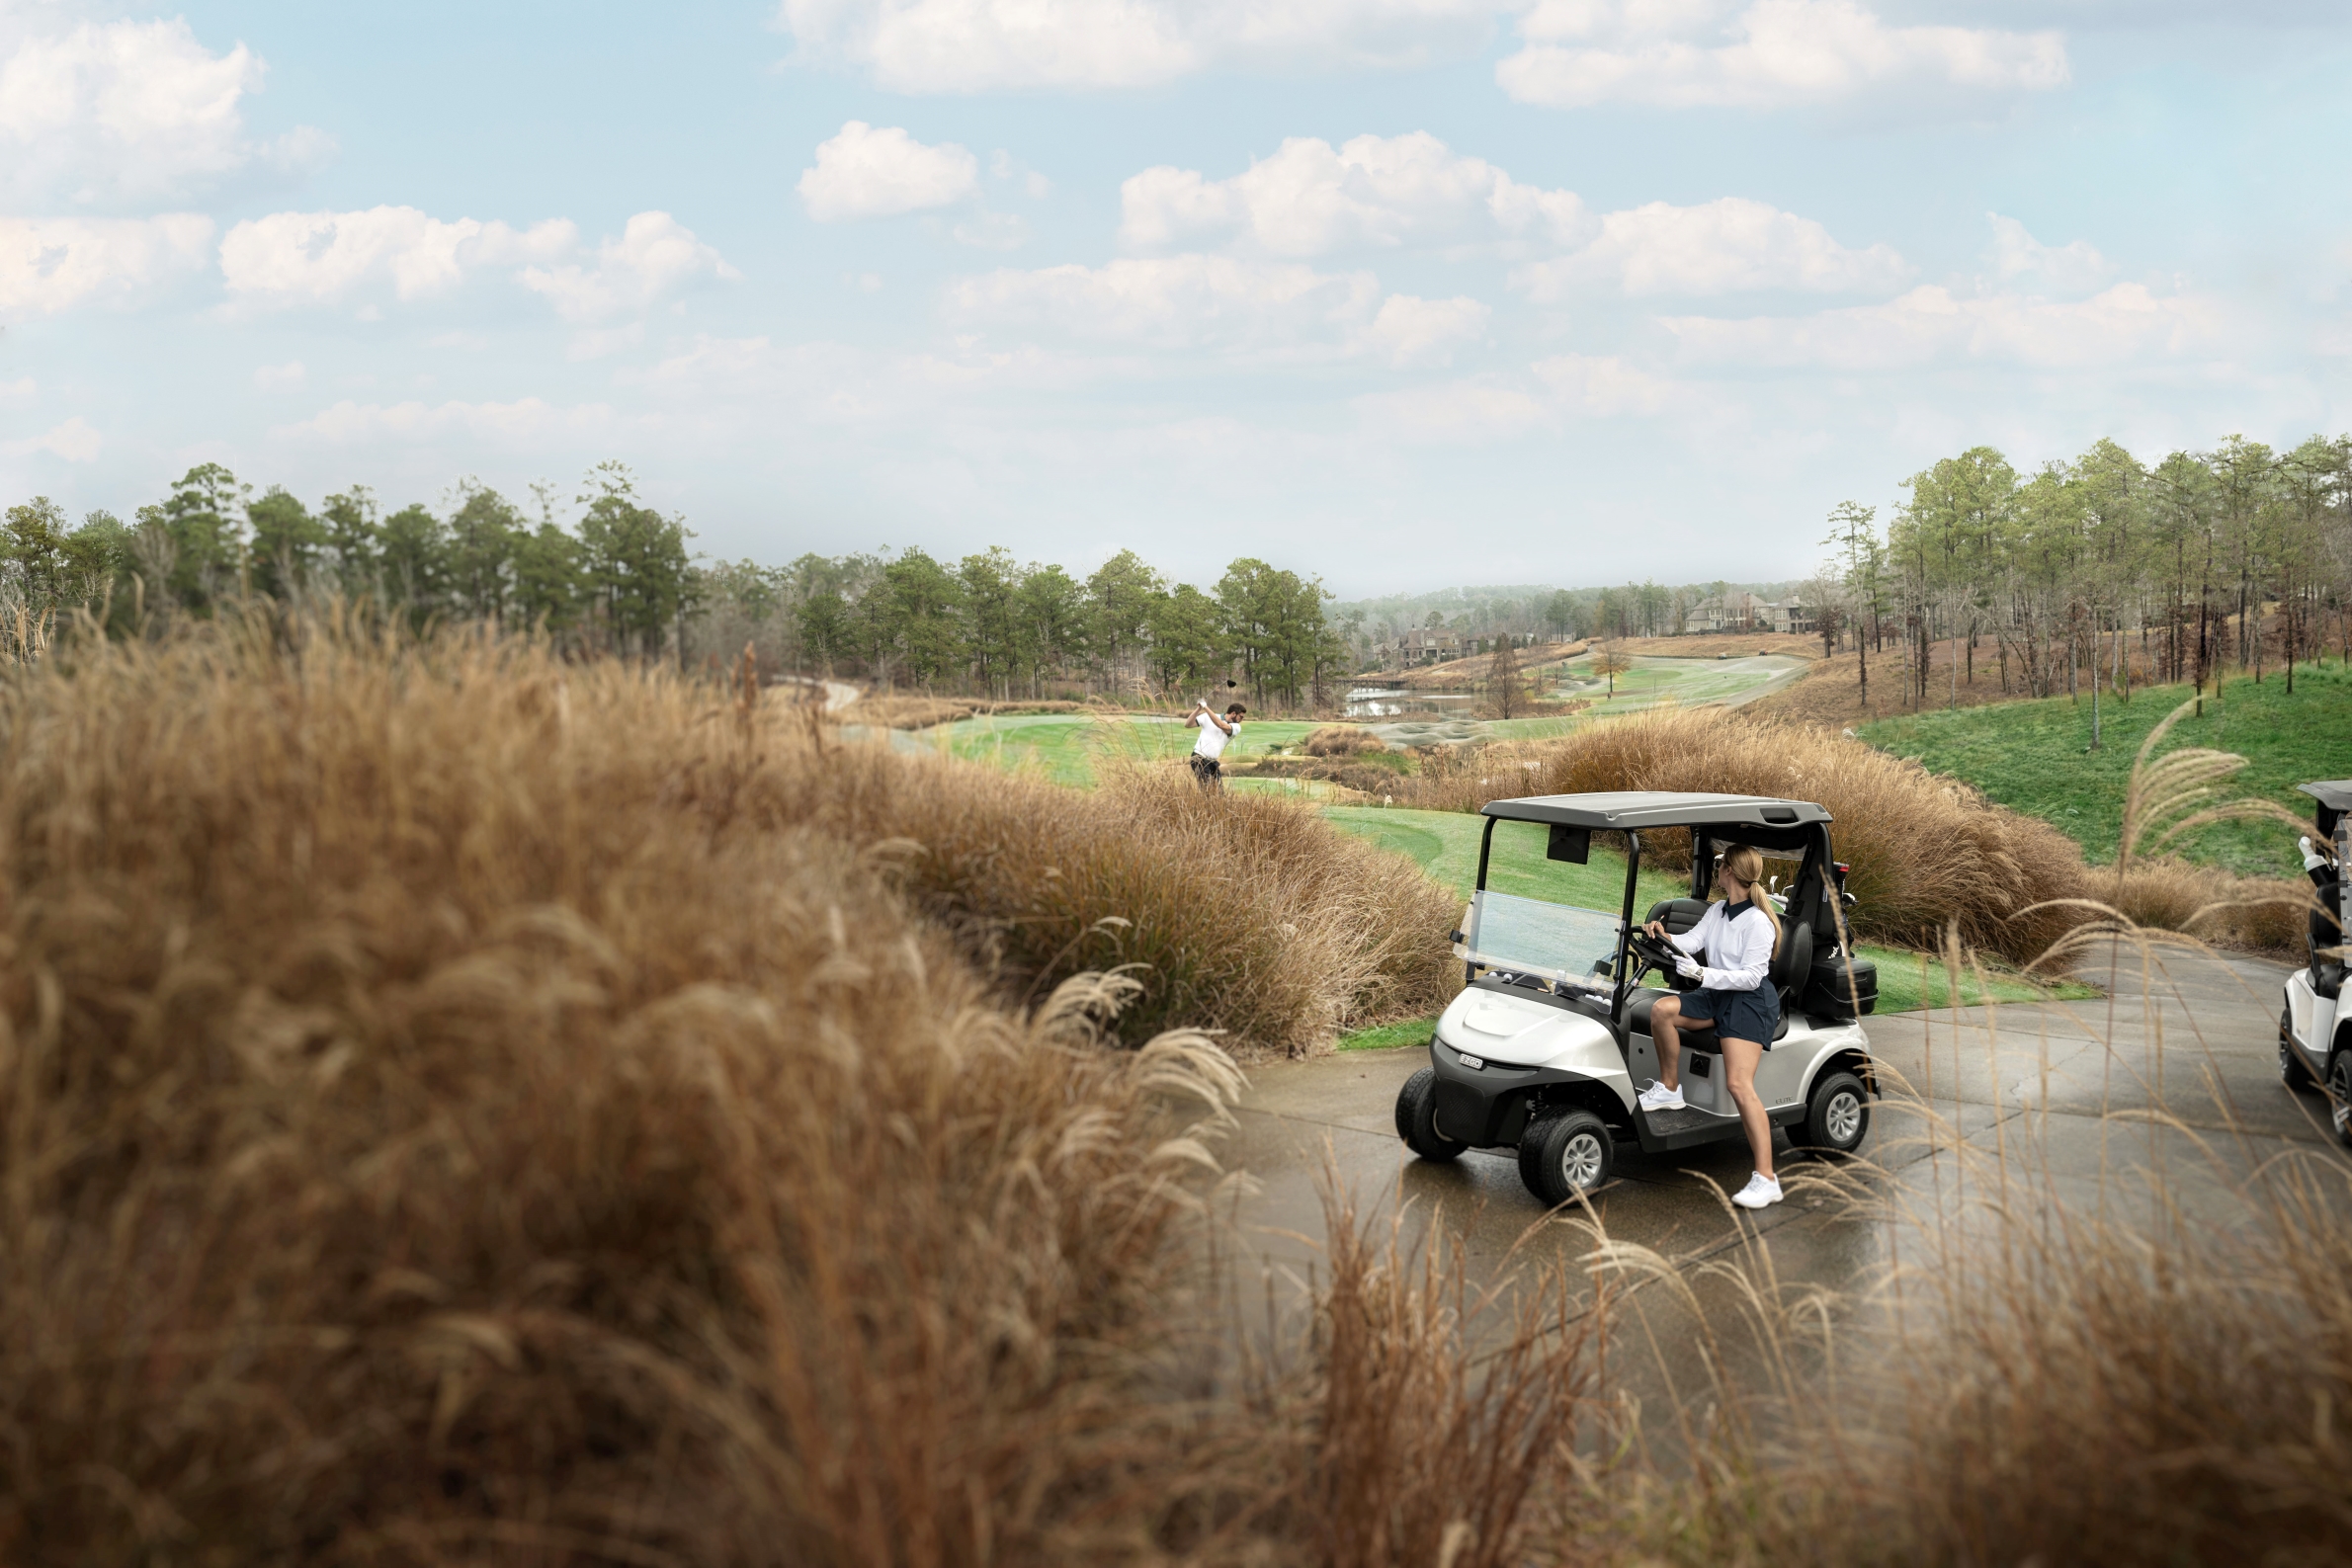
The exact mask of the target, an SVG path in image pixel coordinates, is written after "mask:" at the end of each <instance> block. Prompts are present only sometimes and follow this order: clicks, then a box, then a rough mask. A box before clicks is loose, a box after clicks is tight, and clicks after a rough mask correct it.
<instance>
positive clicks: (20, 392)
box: [0, 375, 41, 408]
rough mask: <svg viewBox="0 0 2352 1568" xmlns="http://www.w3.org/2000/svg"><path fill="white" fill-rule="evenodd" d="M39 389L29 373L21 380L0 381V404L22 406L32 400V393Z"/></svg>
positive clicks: (14, 406)
mask: <svg viewBox="0 0 2352 1568" xmlns="http://www.w3.org/2000/svg"><path fill="white" fill-rule="evenodd" d="M40 390H41V388H40V387H39V386H38V385H36V384H35V383H34V380H33V377H32V376H30V375H28V376H26V377H24V378H23V379H22V380H16V381H0V406H5V407H9V408H23V407H24V406H26V405H27V404H29V403H31V402H32V401H33V394H34V393H36V392H38V391H40Z"/></svg>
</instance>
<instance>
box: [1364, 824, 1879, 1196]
mask: <svg viewBox="0 0 2352 1568" xmlns="http://www.w3.org/2000/svg"><path fill="white" fill-rule="evenodd" d="M1481 814H1482V815H1484V816H1485V818H1486V825H1485V829H1484V832H1483V835H1482V837H1481V841H1480V844H1479V850H1478V875H1477V884H1476V892H1475V893H1474V894H1473V895H1472V898H1471V902H1470V908H1469V909H1468V910H1467V911H1466V912H1465V914H1464V917H1463V929H1462V930H1460V931H1458V932H1456V933H1454V938H1455V952H1456V954H1457V955H1458V956H1460V957H1461V958H1462V960H1463V963H1464V970H1465V981H1466V983H1465V985H1464V988H1463V991H1462V993H1461V994H1460V995H1459V996H1457V997H1456V998H1455V999H1454V1001H1453V1002H1452V1003H1451V1004H1450V1005H1449V1006H1448V1007H1447V1008H1446V1010H1445V1013H1444V1014H1443V1015H1442V1016H1441V1017H1440V1018H1439V1020H1438V1025H1437V1031H1436V1034H1435V1037H1434V1038H1433V1039H1432V1040H1431V1041H1430V1047H1429V1053H1430V1068H1431V1072H1430V1074H1429V1075H1416V1079H1419V1078H1421V1077H1423V1076H1429V1077H1431V1078H1432V1079H1433V1081H1432V1082H1431V1083H1429V1084H1426V1085H1408V1086H1407V1088H1406V1090H1405V1091H1404V1093H1403V1095H1401V1096H1400V1100H1399V1112H1398V1125H1399V1128H1400V1129H1401V1128H1403V1127H1405V1126H1406V1125H1407V1123H1408V1120H1409V1116H1408V1114H1407V1113H1408V1110H1409V1109H1410V1108H1409V1107H1408V1106H1407V1105H1406V1101H1407V1100H1408V1099H1410V1098H1411V1097H1413V1096H1415V1095H1420V1094H1424V1093H1426V1094H1428V1095H1429V1096H1431V1099H1430V1101H1429V1102H1428V1111H1429V1116H1428V1125H1427V1128H1426V1129H1425V1130H1426V1131H1428V1132H1429V1133H1430V1134H1432V1135H1434V1136H1435V1137H1436V1138H1437V1139H1438V1140H1440V1143H1441V1144H1443V1145H1446V1146H1451V1147H1453V1148H1460V1147H1469V1148H1478V1149H1496V1148H1502V1147H1505V1146H1509V1145H1513V1144H1518V1145H1520V1154H1521V1172H1522V1174H1523V1175H1527V1176H1529V1182H1530V1186H1531V1187H1535V1186H1536V1179H1535V1177H1533V1176H1532V1175H1529V1173H1530V1171H1531V1168H1532V1167H1531V1160H1530V1156H1529V1154H1528V1143H1529V1142H1532V1141H1534V1140H1535V1139H1536V1138H1537V1136H1538V1130H1537V1127H1536V1124H1537V1122H1538V1121H1539V1119H1540V1118H1545V1117H1554V1116H1559V1115H1569V1114H1589V1115H1590V1116H1591V1117H1597V1118H1598V1120H1599V1122H1600V1123H1602V1124H1603V1125H1605V1127H1606V1128H1607V1131H1608V1132H1609V1133H1614V1134H1615V1135H1616V1136H1617V1137H1619V1138H1620V1139H1626V1138H1630V1139H1631V1140H1633V1141H1634V1142H1635V1143H1637V1144H1638V1147H1639V1148H1640V1149H1641V1150H1642V1151H1643V1152H1644V1153H1653V1154H1654V1153H1660V1152H1665V1151H1669V1150H1674V1149H1681V1148H1686V1147H1690V1146H1693V1145H1697V1144H1702V1143H1713V1142H1719V1141H1723V1140H1726V1139H1736V1138H1739V1137H1741V1136H1742V1135H1743V1133H1742V1128H1741V1125H1740V1121H1739V1114H1738V1109H1737V1107H1736V1106H1735V1105H1734V1103H1733V1102H1732V1099H1731V1096H1730V1092H1729V1085H1728V1083H1727V1082H1726V1080H1725V1077H1724V1074H1723V1070H1722V1058H1721V1055H1720V1052H1719V1051H1718V1050H1717V1049H1716V1047H1715V1042H1714V1040H1713V1038H1712V1037H1711V1036H1708V1035H1704V1034H1702V1035H1698V1036H1695V1037H1693V1036H1686V1037H1685V1040H1684V1069H1683V1092H1684V1097H1685V1101H1686V1106H1685V1108H1684V1109H1682V1110H1677V1111H1664V1112H1658V1113H1649V1112H1645V1111H1644V1110H1643V1109H1642V1108H1641V1106H1640V1104H1639V1101H1638V1091H1639V1088H1640V1086H1641V1084H1642V1083H1644V1082H1645V1081H1647V1080H1649V1079H1651V1078H1655V1077H1656V1076H1658V1057H1657V1048H1656V1044H1655V1042H1654V1041H1653V1039H1652V1038H1651V1035H1650V1032H1649V1022H1650V1010H1651V1008H1652V1007H1653V1006H1654V1005H1655V1003H1656V1001H1657V1000H1658V999H1659V998H1660V997H1663V996H1665V995H1667V994H1668V993H1667V992H1666V991H1664V990H1661V989H1657V988H1652V987H1644V986H1641V985H1639V984H1638V981H1639V980H1640V979H1641V978H1642V976H1643V975H1644V973H1645V972H1648V971H1650V970H1654V969H1656V968H1657V967H1658V965H1659V963H1660V961H1661V959H1662V957H1663V956H1665V955H1664V954H1663V953H1662V951H1661V949H1657V948H1656V947H1655V946H1654V945H1653V944H1651V943H1650V942H1649V940H1648V939H1646V938H1640V937H1638V935H1637V932H1636V927H1637V924H1638V923H1637V922H1636V920H1635V918H1634V905H1635V901H1636V897H1637V893H1638V882H1639V874H1640V859H1641V834H1642V832H1643V831H1644V830H1647V831H1652V832H1654V831H1658V830H1664V829H1680V830H1685V831H1688V832H1689V833H1690V834H1691V835H1692V846H1691V849H1692V875H1691V897H1690V898H1689V899H1682V900H1669V901H1667V903H1666V904H1662V905H1660V906H1658V908H1657V909H1655V910H1652V911H1651V914H1652V916H1653V917H1655V918H1660V919H1665V920H1668V929H1670V930H1675V931H1681V930H1687V929H1688V927H1689V925H1690V924H1691V923H1693V922H1694V921H1695V920H1696V918H1697V911H1699V910H1700V909H1701V908H1702V906H1703V903H1704V900H1705V896H1706V893H1707V890H1708V884H1709V882H1710V881H1711V879H1712V876H1711V867H1712V856H1711V855H1710V853H1709V850H1710V847H1711V846H1713V845H1717V844H1726V843H1746V844H1753V845H1755V846H1756V847H1757V848H1758V849H1760V850H1764V851H1766V852H1767V853H1770V854H1777V855H1778V856H1781V857H1784V858H1793V859H1797V860H1798V861H1799V862H1800V869H1799V871H1798V873H1797V875H1796V876H1795V877H1793V878H1791V879H1790V882H1789V886H1788V889H1787V893H1786V897H1785V905H1786V915H1785V918H1784V921H1783V936H1782V940H1781V943H1780V944H1779V946H1778V947H1777V948H1776V949H1775V954H1774V969H1773V972H1772V975H1771V977H1770V978H1769V979H1768V982H1767V983H1775V984H1776V988H1777V989H1778V990H1779V991H1780V992H1781V995H1782V998H1783V1001H1782V1014H1783V1024H1782V1029H1781V1031H1780V1032H1779V1034H1778V1035H1777V1036H1776V1037H1775V1039H1774V1041H1773V1048H1772V1049H1770V1050H1768V1051H1766V1052H1765V1053H1764V1057H1763V1060H1762V1062H1761V1063H1760V1064H1759V1065H1758V1067H1757V1070H1756V1089H1757V1092H1758V1094H1759V1095H1760V1096H1761V1098H1762V1099H1763V1101H1764V1106H1765V1113H1766V1115H1767V1116H1768V1117H1769V1118H1770V1119H1771V1120H1772V1121H1773V1122H1774V1123H1775V1124H1776V1125H1783V1126H1796V1125H1799V1124H1802V1123H1805V1122H1806V1120H1807V1117H1808V1115H1810V1114H1812V1112H1813V1109H1814V1108H1813V1106H1812V1100H1813V1098H1814V1095H1815V1091H1816V1089H1817V1088H1821V1087H1823V1085H1824V1079H1825V1078H1826V1077H1828V1076H1829V1075H1833V1074H1836V1073H1838V1072H1851V1073H1852V1074H1853V1075H1854V1076H1855V1077H1856V1078H1857V1079H1859V1080H1860V1084H1861V1087H1860V1089H1859V1090H1857V1089H1855V1088H1854V1086H1852V1085H1847V1086H1845V1087H1844V1088H1842V1089H1841V1088H1837V1087H1836V1086H1835V1085H1830V1086H1828V1087H1829V1088H1830V1089H1831V1091H1832V1093H1833V1094H1837V1095H1844V1096H1846V1097H1847V1098H1848V1099H1849V1101H1852V1100H1859V1099H1864V1098H1866V1097H1868V1096H1870V1095H1874V1094H1875V1093H1876V1092H1877V1075H1876V1073H1875V1071H1874V1068H1873V1063H1872V1059H1871V1055H1870V1042H1869V1039H1868V1037H1867V1035H1866V1034H1865V1033H1864V1032H1863V1029H1862V1027H1861V1025H1860V1024H1859V1022H1855V1021H1853V1020H1852V1019H1851V1018H1850V1017H1849V1018H1847V1019H1826V1018H1824V1019H1816V1018H1814V1017H1812V1016H1809V1015H1808V1014H1807V1013H1806V1011H1804V1010H1803V1008H1802V1007H1801V1006H1800V1000H1799V999H1800V997H1801V996H1804V995H1805V994H1806V989H1807V988H1806V977H1807V973H1808V969H1809V965H1810V963H1811V953H1812V952H1813V951H1814V950H1815V949H1814V944H1815V943H1816V942H1819V943H1820V945H1821V946H1820V950H1822V951H1824V952H1836V951H1838V950H1839V949H1840V946H1841V944H1842V942H1843V938H1844V926H1843V922H1842V919H1841V918H1840V915H1841V912H1842V906H1841V902H1840V901H1841V900H1843V901H1844V902H1851V900H1850V899H1846V898H1845V895H1844V887H1843V881H1844V871H1845V867H1842V866H1838V865H1836V863H1835V862H1833V861H1832V860H1831V859H1830V853H1829V851H1830V846H1829V831H1828V825H1829V823H1830V821H1831V818H1830V815H1829V813H1828V812H1827V811H1825V810H1823V809H1822V808H1821V807H1820V806H1818V805H1816V804H1814V803H1812V802H1810V801H1803V800H1781V799H1775V798H1772V797H1768V796H1758V795H1725V794H1705V793H1666V792H1611V793H1598V794H1581V795H1540V796H1534V797H1530V798H1526V799H1515V800H1495V801H1491V802H1489V803H1488V804H1487V805H1486V806H1485V807H1483V808H1482V813H1481ZM1506 822H1523V823H1534V824H1540V825H1544V826H1546V827H1547V828H1548V829H1549V839H1548V844H1547V848H1546V855H1547V857H1548V858H1549V859H1552V860H1555V861H1569V862H1574V863H1576V864H1586V863H1587V862H1588V859H1589V855H1590V847H1591V835H1592V834H1593V833H1595V832H1602V833H1613V834H1622V835H1623V837H1624V844H1625V854H1626V874H1625V881H1624V886H1623V893H1622V899H1621V903H1620V908H1619V910H1618V912H1617V914H1615V915H1614V916H1611V915H1607V914H1603V913H1602V912H1600V911H1597V910H1588V909H1582V908H1578V907H1575V906H1573V905H1567V904H1560V903H1553V902H1548V901H1545V900H1542V899H1533V898H1526V897H1521V896H1518V895H1515V894H1505V893H1501V892H1499V891H1497V890H1495V889H1493V888H1491V887H1490V886H1489V885H1488V873H1489V870H1490V868H1491V863H1492V856H1493V850H1494V837H1495V828H1496V826H1497V825H1498V824H1500V823H1506ZM1637 945H1638V946H1637ZM1869 1005H1870V1004H1869V1003H1867V1002H1862V1003H1859V1004H1858V1005H1857V1006H1856V1007H1855V1008H1853V1009H1851V1010H1850V1011H1857V1012H1858V1011H1867V1009H1868V1007H1869ZM1415 1103H1416V1104H1418V1103H1419V1102H1415ZM1846 1124H1851V1117H1850V1116H1849V1117H1848V1120H1847V1123H1846ZM1867 1124H1868V1122H1867V1114H1865V1115H1864V1117H1863V1119H1862V1121H1861V1125H1862V1126H1863V1127H1865V1128H1867ZM1523 1139H1524V1140H1526V1141H1523ZM1408 1141H1410V1140H1409V1139H1408ZM1604 1141H1606V1136H1605V1135H1604ZM1852 1141H1853V1142H1855V1143H1858V1142H1859V1141H1860V1135H1859V1134H1856V1135H1855V1136H1854V1138H1853V1140H1852ZM1429 1147H1430V1145H1426V1144H1416V1145H1415V1148H1416V1151H1417V1152H1426V1150H1427V1149H1428V1148H1429ZM1849 1147H1850V1145H1849ZM1841 1152H1842V1151H1841ZM1434 1157H1441V1158H1451V1157H1452V1155H1451V1154H1449V1153H1445V1152H1443V1149H1441V1150H1440V1151H1439V1153H1438V1154H1437V1155H1435V1156H1434ZM1605 1164H1606V1161H1605V1160H1604V1165H1605ZM1539 1191H1541V1190H1540V1189H1539Z"/></svg>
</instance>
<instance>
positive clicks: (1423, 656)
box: [1381, 631, 1543, 670]
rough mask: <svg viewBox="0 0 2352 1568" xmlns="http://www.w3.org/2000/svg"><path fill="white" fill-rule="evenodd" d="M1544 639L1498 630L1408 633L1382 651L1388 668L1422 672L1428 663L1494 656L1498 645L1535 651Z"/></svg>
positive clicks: (1523, 632)
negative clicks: (1486, 633)
mask: <svg viewBox="0 0 2352 1568" xmlns="http://www.w3.org/2000/svg"><path fill="white" fill-rule="evenodd" d="M1542 640H1543V638H1542V637H1541V636H1539V635H1538V634H1537V633H1535V632H1533V631H1498V632H1496V633H1494V634H1493V635H1492V636H1486V637H1473V636H1466V635H1464V634H1463V633H1462V632H1459V631H1408V632H1406V633H1404V634H1403V635H1402V636H1400V637H1398V638H1397V639H1396V640H1395V641H1394V642H1391V643H1388V644H1386V646H1384V647H1383V648H1382V649H1381V654H1382V657H1383V659H1384V660H1385V661H1386V668H1389V669H1396V670H1412V669H1418V668H1420V667H1421V666H1423V665H1428V664H1444V663H1446V662H1448V661H1449V660H1452V659H1469V658H1474V657H1476V656H1477V655H1479V654H1482V653H1492V652H1493V651H1494V649H1495V646H1496V644H1498V643H1504V642H1507V643H1509V644H1510V645H1511V646H1512V647H1514V648H1532V647H1534V646H1535V645H1536V644H1537V643H1538V642H1541V641H1542Z"/></svg>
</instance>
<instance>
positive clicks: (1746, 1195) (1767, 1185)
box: [1731, 1171, 1781, 1208]
mask: <svg viewBox="0 0 2352 1568" xmlns="http://www.w3.org/2000/svg"><path fill="white" fill-rule="evenodd" d="M1780 1200H1781V1184H1780V1183H1779V1182H1778V1181H1777V1180H1776V1179H1774V1178H1772V1177H1769V1176H1766V1175H1765V1174H1764V1173H1763V1172H1761V1171H1753V1172H1750V1173H1749V1175H1748V1179H1747V1186H1745V1187H1743V1188H1741V1189H1740V1190H1739V1191H1738V1192H1736V1193H1733V1194H1732V1195H1731V1201H1732V1202H1734V1203H1737V1204H1738V1205H1739V1206H1740V1207H1741V1208H1763V1207H1765V1206H1766V1205H1768V1204H1772V1203H1777V1202H1779V1201H1780Z"/></svg>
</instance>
